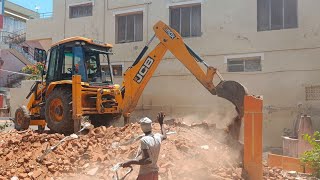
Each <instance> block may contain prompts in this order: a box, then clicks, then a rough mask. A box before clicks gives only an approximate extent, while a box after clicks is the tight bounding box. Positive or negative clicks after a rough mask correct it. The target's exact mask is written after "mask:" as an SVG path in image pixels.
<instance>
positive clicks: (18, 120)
mask: <svg viewBox="0 0 320 180" xmlns="http://www.w3.org/2000/svg"><path fill="white" fill-rule="evenodd" d="M16 122H17V124H18V125H19V126H21V124H22V123H23V113H22V112H21V111H18V112H17V117H16Z"/></svg>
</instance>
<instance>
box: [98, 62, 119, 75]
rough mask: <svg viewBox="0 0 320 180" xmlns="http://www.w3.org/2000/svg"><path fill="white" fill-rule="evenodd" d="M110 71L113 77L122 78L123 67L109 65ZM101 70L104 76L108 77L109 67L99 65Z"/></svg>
mask: <svg viewBox="0 0 320 180" xmlns="http://www.w3.org/2000/svg"><path fill="white" fill-rule="evenodd" d="M111 69H112V72H113V76H114V77H122V73H123V65H122V64H111ZM101 70H102V72H103V73H104V74H105V75H106V76H109V75H110V71H109V66H108V65H107V64H101Z"/></svg>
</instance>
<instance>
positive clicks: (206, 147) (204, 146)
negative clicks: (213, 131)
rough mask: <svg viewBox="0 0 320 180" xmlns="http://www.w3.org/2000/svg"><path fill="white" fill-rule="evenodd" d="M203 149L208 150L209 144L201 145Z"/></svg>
mask: <svg viewBox="0 0 320 180" xmlns="http://www.w3.org/2000/svg"><path fill="white" fill-rule="evenodd" d="M200 148H201V149H204V150H208V149H209V146H208V145H203V146H200Z"/></svg>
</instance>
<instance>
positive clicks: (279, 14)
mask: <svg viewBox="0 0 320 180" xmlns="http://www.w3.org/2000/svg"><path fill="white" fill-rule="evenodd" d="M257 13H258V17H257V19H258V31H268V30H279V29H289V28H297V27H298V2H297V0H258V8H257Z"/></svg>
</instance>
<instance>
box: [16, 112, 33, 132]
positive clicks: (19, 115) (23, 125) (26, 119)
mask: <svg viewBox="0 0 320 180" xmlns="http://www.w3.org/2000/svg"><path fill="white" fill-rule="evenodd" d="M29 126H30V115H29V111H28V109H27V108H26V107H25V106H21V107H19V108H18V109H17V110H16V112H15V118H14V128H15V129H16V130H18V131H21V130H26V129H28V128H29Z"/></svg>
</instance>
